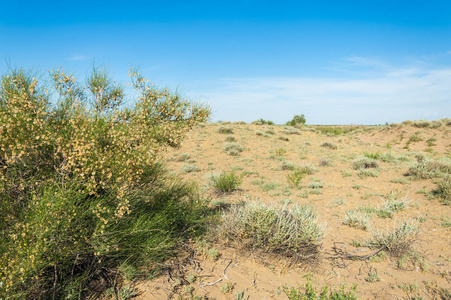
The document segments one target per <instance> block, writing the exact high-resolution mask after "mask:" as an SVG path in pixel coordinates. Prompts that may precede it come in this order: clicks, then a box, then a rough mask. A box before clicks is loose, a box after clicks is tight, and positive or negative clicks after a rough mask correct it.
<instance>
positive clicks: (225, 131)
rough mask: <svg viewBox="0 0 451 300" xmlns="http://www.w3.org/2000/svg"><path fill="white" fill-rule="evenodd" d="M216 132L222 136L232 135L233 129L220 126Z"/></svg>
mask: <svg viewBox="0 0 451 300" xmlns="http://www.w3.org/2000/svg"><path fill="white" fill-rule="evenodd" d="M218 132H219V133H222V134H232V133H233V128H232V127H230V126H221V127H219V129H218Z"/></svg>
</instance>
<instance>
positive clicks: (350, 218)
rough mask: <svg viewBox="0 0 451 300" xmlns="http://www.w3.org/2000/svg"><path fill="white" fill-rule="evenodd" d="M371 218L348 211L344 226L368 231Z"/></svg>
mask: <svg viewBox="0 0 451 300" xmlns="http://www.w3.org/2000/svg"><path fill="white" fill-rule="evenodd" d="M370 218H371V216H370V215H368V214H365V213H361V212H356V211H348V212H346V216H345V219H344V220H343V224H345V225H348V226H351V227H354V228H358V229H362V230H368V228H369V220H370Z"/></svg>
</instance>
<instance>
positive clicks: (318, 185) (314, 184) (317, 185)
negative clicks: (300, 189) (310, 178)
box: [308, 181, 324, 189]
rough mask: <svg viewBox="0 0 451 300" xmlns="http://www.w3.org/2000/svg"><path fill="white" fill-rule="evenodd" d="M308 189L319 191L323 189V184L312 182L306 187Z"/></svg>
mask: <svg viewBox="0 0 451 300" xmlns="http://www.w3.org/2000/svg"><path fill="white" fill-rule="evenodd" d="M308 187H309V188H311V189H321V188H323V187H324V183H323V182H317V181H315V182H312V183H310V184H309V185H308Z"/></svg>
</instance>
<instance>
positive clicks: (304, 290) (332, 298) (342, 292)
mask: <svg viewBox="0 0 451 300" xmlns="http://www.w3.org/2000/svg"><path fill="white" fill-rule="evenodd" d="M356 290H357V285H354V286H353V287H352V288H351V289H350V290H349V291H346V285H345V284H341V285H340V288H339V289H338V290H332V289H331V288H330V287H329V286H327V285H326V286H324V287H323V288H320V289H317V288H315V287H314V286H313V285H312V283H311V279H310V277H307V282H306V283H305V284H304V285H303V286H301V287H299V288H294V287H291V288H288V287H286V286H284V287H283V291H284V293H285V294H286V295H287V297H288V299H289V300H316V299H320V300H357V299H358V297H357V295H356Z"/></svg>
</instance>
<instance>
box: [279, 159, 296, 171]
mask: <svg viewBox="0 0 451 300" xmlns="http://www.w3.org/2000/svg"><path fill="white" fill-rule="evenodd" d="M296 167H297V166H296V164H295V163H292V162H289V161H283V162H282V164H281V166H280V169H281V170H290V171H293V170H294V169H296Z"/></svg>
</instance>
